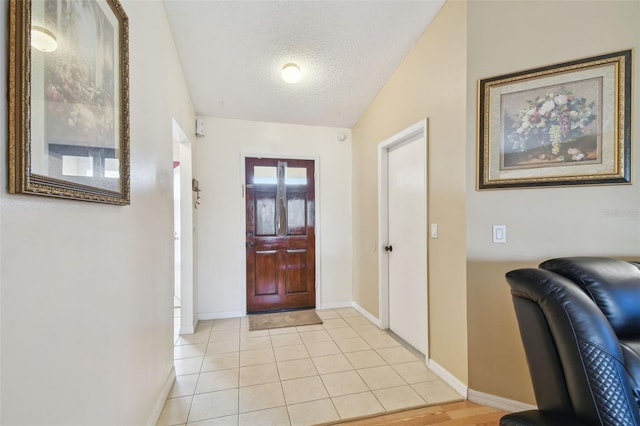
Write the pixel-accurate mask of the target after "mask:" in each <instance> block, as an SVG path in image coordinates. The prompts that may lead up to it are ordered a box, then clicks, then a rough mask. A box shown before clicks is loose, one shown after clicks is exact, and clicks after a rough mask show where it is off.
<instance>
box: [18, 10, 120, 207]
mask: <svg viewBox="0 0 640 426" xmlns="http://www.w3.org/2000/svg"><path fill="white" fill-rule="evenodd" d="M34 5H35V6H34ZM34 7H35V8H36V9H37V10H34ZM71 10H73V13H72V12H71ZM79 14H80V16H79ZM87 16H88V17H89V19H87ZM92 16H93V18H91V17H92ZM83 17H84V19H83ZM32 19H33V20H32ZM92 19H93V20H92ZM87 22H88V24H87ZM47 23H50V24H51V25H56V26H57V28H58V30H59V33H58V38H57V39H55V34H54V33H53V32H51V31H50V30H49V29H44V30H43V28H42V27H45V26H46V25H47ZM91 24H94V25H93V26H91ZM37 29H39V30H43V31H44V32H46V33H48V34H49V35H51V36H52V37H53V38H54V40H55V42H56V43H57V42H58V41H59V45H60V48H59V49H58V50H57V51H55V52H53V53H43V52H47V51H46V50H42V51H41V50H39V48H36V47H32V32H33V31H37ZM8 33H9V79H8V80H9V117H8V119H9V157H8V158H9V192H10V193H19V194H31V195H43V196H49V197H58V198H67V199H73V200H82V201H92V202H98V203H107V204H119V205H128V204H129V203H130V160H129V155H130V154H129V47H128V46H129V33H128V17H127V15H126V13H125V12H124V10H123V9H122V6H121V5H120V3H119V2H118V0H91V1H90V2H88V3H87V2H83V3H81V2H74V1H73V0H44V1H38V2H32V1H31V0H10V1H9V31H8ZM92 35H93V36H95V37H94V38H95V39H94V38H92V37H88V36H92ZM87 41H88V43H87ZM91 43H92V44H91ZM54 44H55V43H54ZM88 44H89V45H88ZM93 46H96V47H95V48H91V47H93ZM45 55H50V56H45Z"/></svg>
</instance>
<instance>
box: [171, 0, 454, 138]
mask: <svg viewBox="0 0 640 426" xmlns="http://www.w3.org/2000/svg"><path fill="white" fill-rule="evenodd" d="M444 2H445V0H420V1H407V0H382V1H381V0H376V1H368V0H287V1H271V0H263V1H242V0H235V1H221V0H164V5H165V9H166V11H167V15H168V17H169V24H170V26H171V30H172V32H173V36H174V38H175V42H176V46H177V49H178V52H179V55H180V59H181V62H182V66H183V69H184V72H185V77H186V80H187V84H188V86H189V90H190V92H191V98H192V99H193V102H194V104H195V109H196V113H197V114H198V115H201V116H215V117H224V118H237V119H244V120H256V121H270V122H281V123H296V124H308V125H318V126H328V127H346V128H351V127H352V126H353V125H354V124H355V123H356V121H357V120H358V119H359V118H360V116H361V114H362V113H363V112H364V110H365V108H366V107H367V106H368V105H369V104H370V103H371V101H372V100H373V99H374V97H375V96H376V95H377V93H378V92H379V91H380V89H381V88H382V86H383V85H384V83H385V82H386V81H387V80H388V78H389V77H390V76H391V74H392V73H393V71H394V70H395V69H396V68H397V67H398V65H399V64H400V63H401V62H402V60H403V59H404V57H405V56H406V54H407V53H408V52H409V50H410V49H411V48H412V47H413V45H414V44H415V42H416V41H417V40H418V38H419V37H420V36H421V35H422V33H423V32H424V30H425V28H426V27H427V26H428V25H429V23H430V22H431V20H432V19H433V18H434V16H435V15H436V14H437V13H438V11H439V10H440V8H441V7H442V5H443V4H444ZM289 62H295V63H297V64H298V65H299V66H300V68H301V69H302V71H303V79H302V80H301V81H300V82H299V83H297V84H293V85H291V84H288V83H285V82H284V81H283V80H282V78H281V77H280V71H281V69H282V66H283V65H284V64H286V63H289Z"/></svg>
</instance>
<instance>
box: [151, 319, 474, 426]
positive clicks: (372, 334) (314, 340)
mask: <svg viewBox="0 0 640 426" xmlns="http://www.w3.org/2000/svg"><path fill="white" fill-rule="evenodd" d="M176 312H177V313H178V315H179V310H178V309H177V310H176ZM317 312H318V315H319V316H320V317H321V318H322V320H323V324H322V325H311V326H304V327H290V328H281V329H272V330H262V331H249V321H248V318H247V317H243V318H231V319H221V320H212V321H201V322H200V323H199V325H198V329H197V331H196V333H194V334H193V335H185V336H179V335H178V334H177V330H178V328H179V326H178V327H177V328H176V336H175V338H176V340H175V350H174V354H175V355H174V358H175V362H174V364H175V368H176V376H177V377H176V382H175V384H174V386H173V388H172V390H171V392H170V394H169V398H168V399H167V401H166V403H165V407H164V409H163V410H162V414H161V416H160V419H159V421H158V425H184V424H193V425H201V426H202V425H260V426H266V425H278V426H281V425H311V424H316V423H323V422H331V421H336V420H340V419H347V418H353V417H358V416H363V415H370V414H375V413H381V412H385V411H391V410H398V409H402V408H409V407H415V406H423V405H426V404H438V403H443V402H448V401H455V400H461V399H462V397H461V396H460V395H458V394H457V393H456V392H455V391H454V390H453V389H451V388H450V387H449V386H448V385H447V384H445V383H444V382H443V381H442V380H440V379H439V378H438V377H437V376H436V375H435V374H434V373H432V372H431V371H430V370H429V369H427V368H426V366H425V364H424V359H423V358H422V357H421V355H420V354H419V353H417V352H415V351H413V350H412V349H410V348H407V347H405V346H403V344H402V343H400V342H399V341H397V340H396V339H394V338H393V337H392V336H391V335H390V334H388V333H386V332H385V331H383V330H380V329H379V328H378V327H376V326H375V325H373V324H372V323H371V322H370V321H369V320H367V319H366V318H365V317H364V316H362V315H361V314H360V313H359V312H358V311H356V310H355V309H352V308H340V309H329V310H320V311H317ZM177 321H179V316H178V317H177V318H176V322H177Z"/></svg>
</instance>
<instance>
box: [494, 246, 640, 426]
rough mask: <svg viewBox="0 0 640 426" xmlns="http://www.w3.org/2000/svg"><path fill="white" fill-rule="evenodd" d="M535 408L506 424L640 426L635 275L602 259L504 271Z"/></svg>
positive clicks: (631, 267) (638, 276) (639, 311)
mask: <svg viewBox="0 0 640 426" xmlns="http://www.w3.org/2000/svg"><path fill="white" fill-rule="evenodd" d="M506 278H507V282H508V283H509V285H510V286H511V295H512V298H513V304H514V307H515V311H516V317H517V319H518V325H519V327H520V335H521V337H522V342H523V344H524V349H525V353H526V357H527V363H528V365H529V372H530V374H531V379H532V382H533V389H534V393H535V397H536V402H537V405H538V410H530V411H524V412H520V413H511V414H508V415H506V416H504V417H503V418H502V419H501V420H500V424H501V425H503V426H510V425H564V426H569V425H611V426H624V425H636V426H638V425H640V415H639V411H638V407H639V404H640V269H639V266H638V264H634V263H630V262H626V261H622V260H617V259H611V258H601V257H570V258H558V259H551V260H548V261H546V262H543V263H542V264H540V267H539V269H535V268H526V269H518V270H515V271H511V272H508V273H507V275H506Z"/></svg>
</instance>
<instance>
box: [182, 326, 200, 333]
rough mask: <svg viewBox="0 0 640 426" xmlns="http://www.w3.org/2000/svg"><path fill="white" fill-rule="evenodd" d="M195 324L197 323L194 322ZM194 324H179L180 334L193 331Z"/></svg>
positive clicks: (194, 329) (194, 330)
mask: <svg viewBox="0 0 640 426" xmlns="http://www.w3.org/2000/svg"><path fill="white" fill-rule="evenodd" d="M196 326H197V324H196ZM196 326H193V325H191V324H186V325H180V335H183V334H193V333H195V332H196Z"/></svg>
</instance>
